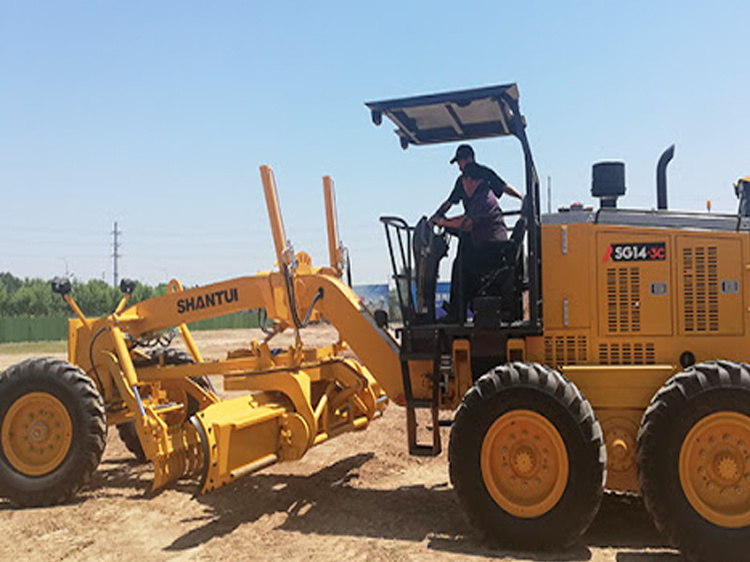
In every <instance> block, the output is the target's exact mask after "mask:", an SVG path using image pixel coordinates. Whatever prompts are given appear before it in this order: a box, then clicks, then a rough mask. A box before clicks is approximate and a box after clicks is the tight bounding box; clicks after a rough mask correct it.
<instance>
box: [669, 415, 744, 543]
mask: <svg viewBox="0 0 750 562" xmlns="http://www.w3.org/2000/svg"><path fill="white" fill-rule="evenodd" d="M748 446H750V418H749V417H747V416H745V415H742V414H738V413H737V412H717V413H715V414H711V415H709V416H706V417H705V418H703V419H702V420H700V421H699V422H698V423H696V424H695V425H694V426H693V428H692V429H691V430H690V432H689V433H688V434H687V437H686V438H685V441H684V442H683V444H682V447H681V449H680V483H681V484H682V489H683V490H684V492H685V496H686V497H687V499H688V501H689V502H690V505H692V506H693V509H695V511H697V512H698V513H699V514H700V515H701V516H702V517H703V518H704V519H707V520H708V521H710V522H711V523H714V524H715V525H719V526H720V527H728V528H732V529H736V528H739V527H745V526H747V525H750V448H748Z"/></svg>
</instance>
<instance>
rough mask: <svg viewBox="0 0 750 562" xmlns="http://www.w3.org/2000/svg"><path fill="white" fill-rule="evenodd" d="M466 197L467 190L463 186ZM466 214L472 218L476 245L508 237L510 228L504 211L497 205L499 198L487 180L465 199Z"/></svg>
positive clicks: (472, 232)
mask: <svg viewBox="0 0 750 562" xmlns="http://www.w3.org/2000/svg"><path fill="white" fill-rule="evenodd" d="M461 192H462V193H463V194H464V197H466V192H464V190H463V186H462V187H461ZM464 208H465V209H466V216H467V217H468V218H470V219H471V222H472V225H473V226H472V228H471V241H472V243H473V245H474V246H475V247H480V246H482V245H483V244H486V243H488V242H500V241H503V240H507V239H508V230H507V229H506V227H505V221H503V213H502V211H501V210H500V207H498V206H497V198H496V197H495V194H494V193H493V190H491V189H490V186H489V185H488V183H487V181H483V182H482V183H481V184H479V186H478V187H477V189H476V190H475V191H474V193H473V194H472V196H471V197H470V198H469V199H468V200H467V199H464Z"/></svg>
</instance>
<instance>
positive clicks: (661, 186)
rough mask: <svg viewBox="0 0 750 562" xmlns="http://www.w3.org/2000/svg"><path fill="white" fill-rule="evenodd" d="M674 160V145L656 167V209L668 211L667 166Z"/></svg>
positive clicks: (666, 151) (664, 153) (663, 155)
mask: <svg viewBox="0 0 750 562" xmlns="http://www.w3.org/2000/svg"><path fill="white" fill-rule="evenodd" d="M672 158H674V145H672V146H670V147H669V148H668V149H666V150H665V151H664V152H663V153H662V155H661V157H660V158H659V163H658V164H657V165H656V208H657V209H659V210H666V209H667V165H668V164H669V162H670V161H671V160H672Z"/></svg>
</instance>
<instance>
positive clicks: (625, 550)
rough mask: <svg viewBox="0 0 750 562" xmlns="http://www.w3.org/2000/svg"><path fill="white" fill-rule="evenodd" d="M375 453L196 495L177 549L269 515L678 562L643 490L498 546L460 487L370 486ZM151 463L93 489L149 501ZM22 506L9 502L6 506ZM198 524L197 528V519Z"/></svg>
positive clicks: (458, 549)
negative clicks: (482, 531) (366, 476)
mask: <svg viewBox="0 0 750 562" xmlns="http://www.w3.org/2000/svg"><path fill="white" fill-rule="evenodd" d="M373 457H374V454H373V453H363V454H358V455H354V456H350V457H347V458H345V459H342V460H340V461H339V462H337V463H335V464H333V465H331V466H328V467H326V468H323V469H321V470H319V471H318V472H316V473H314V474H311V475H300V476H297V475H289V474H280V475H279V474H263V473H261V474H256V475H254V476H252V477H250V478H245V479H242V480H240V481H238V482H236V483H235V484H233V485H231V486H227V487H224V488H222V489H220V490H217V491H215V492H213V493H211V494H208V495H204V496H198V497H197V498H196V500H197V501H198V502H200V503H201V504H202V505H204V506H205V507H207V508H208V509H207V513H206V514H205V516H200V517H197V518H191V519H185V520H184V521H183V522H184V523H191V524H193V528H192V529H191V530H190V531H188V532H186V533H185V534H183V535H182V536H180V537H178V538H177V539H176V540H175V541H173V542H172V543H171V544H170V545H169V546H167V547H166V550H167V551H172V552H180V551H185V550H189V549H193V548H196V547H198V546H200V545H202V544H205V543H207V542H208V541H210V540H212V539H215V538H217V537H222V536H225V535H229V534H231V533H232V532H233V531H235V530H236V529H238V528H239V527H240V526H241V525H243V524H247V523H252V522H254V521H258V520H259V519H261V518H262V517H264V516H272V515H278V514H280V515H282V518H281V519H280V520H281V521H282V522H281V523H280V524H279V525H278V527H277V528H279V529H281V530H287V531H293V532H298V533H303V534H317V535H330V536H342V537H343V536H346V537H362V538H368V539H388V540H401V541H413V542H419V543H421V542H423V541H427V546H428V548H430V549H433V550H435V551H441V552H450V553H456V554H464V555H472V556H482V557H486V558H503V557H513V558H516V559H520V560H533V561H540V562H545V561H571V562H573V561H586V560H590V559H591V558H592V551H591V548H605V549H612V550H613V551H614V555H615V557H616V560H617V562H678V561H680V560H681V558H680V556H679V555H678V554H677V553H676V551H674V550H672V549H670V548H669V546H668V545H667V543H666V542H665V541H664V539H663V538H662V537H661V535H660V534H659V533H658V531H657V530H656V528H655V527H654V526H653V524H652V523H651V519H650V517H649V516H648V513H647V512H646V510H645V508H644V506H643V502H642V501H641V499H640V498H638V497H634V496H626V495H617V494H607V495H605V497H604V499H603V501H602V506H601V509H600V510H599V513H598V515H597V517H596V519H595V520H594V522H593V524H592V525H591V527H590V528H589V530H588V531H587V532H586V534H585V535H584V536H583V538H582V539H581V541H579V544H578V545H576V546H574V547H572V548H570V549H568V550H566V551H562V552H561V551H555V552H513V551H507V550H504V549H502V548H500V547H496V546H494V545H493V544H492V543H491V542H488V541H487V540H485V539H484V538H483V537H481V536H480V535H479V534H478V533H477V532H475V531H474V530H473V529H472V528H471V527H470V526H469V524H468V522H467V521H466V520H465V518H464V515H463V513H462V511H461V508H460V506H459V505H458V502H457V500H456V497H455V495H454V492H453V489H452V488H451V487H450V486H449V485H448V483H447V482H446V483H444V484H441V485H438V486H433V487H426V486H423V485H415V486H402V487H400V488H397V489H374V488H363V487H360V485H359V482H358V475H359V469H360V468H361V467H362V466H363V465H365V464H366V463H367V462H369V461H370V460H371V459H372V458H373ZM152 477H153V472H152V470H151V467H150V465H142V464H138V463H136V462H135V461H133V460H132V459H129V458H113V459H108V460H106V461H104V462H102V464H101V466H100V467H99V470H98V471H97V472H96V473H95V475H94V478H93V482H92V487H91V488H92V491H90V492H88V493H87V494H83V495H81V496H79V497H78V499H76V500H74V502H73V503H79V502H81V501H86V499H87V498H90V497H91V496H95V497H98V498H101V497H126V498H128V499H133V500H148V499H151V497H152V496H153V494H152V493H151V492H150V485H151V481H152ZM170 489H172V490H175V491H178V492H180V493H185V494H190V495H192V494H194V493H195V489H196V482H195V481H181V482H179V483H178V484H177V485H172V486H171V487H170ZM7 509H13V508H12V506H10V504H8V503H6V502H2V503H0V511H4V510H7ZM195 524H198V526H197V527H195V526H194V525H195Z"/></svg>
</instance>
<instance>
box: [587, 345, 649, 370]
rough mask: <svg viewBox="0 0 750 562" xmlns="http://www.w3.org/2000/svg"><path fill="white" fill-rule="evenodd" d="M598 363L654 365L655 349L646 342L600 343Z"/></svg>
mask: <svg viewBox="0 0 750 562" xmlns="http://www.w3.org/2000/svg"><path fill="white" fill-rule="evenodd" d="M599 363H600V364H602V365H654V364H655V363H656V349H655V347H654V344H653V343H651V342H648V343H610V344H607V343H601V344H599Z"/></svg>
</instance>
